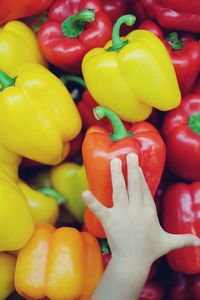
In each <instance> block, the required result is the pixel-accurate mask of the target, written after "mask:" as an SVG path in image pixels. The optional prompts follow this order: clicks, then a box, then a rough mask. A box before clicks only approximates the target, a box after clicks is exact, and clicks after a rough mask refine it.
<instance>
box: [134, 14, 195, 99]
mask: <svg viewBox="0 0 200 300" xmlns="http://www.w3.org/2000/svg"><path fill="white" fill-rule="evenodd" d="M140 29H146V30H148V31H151V32H152V33H154V34H155V35H156V36H157V37H159V38H160V39H161V41H162V42H163V44H164V45H165V47H166V48H167V51H168V53H169V55H170V57H171V60H172V63H173V65H174V69H175V72H176V76H177V80H178V83H179V87H180V90H181V94H182V95H186V94H188V93H189V92H190V91H191V89H192V87H193V86H194V84H195V81H196V79H197V77H198V75H199V71H200V44H199V42H198V41H197V40H195V37H193V36H191V35H188V34H182V35H178V33H177V32H171V33H168V34H167V36H166V37H165V36H164V31H163V30H162V29H161V28H160V27H159V26H158V25H157V24H156V23H154V22H153V21H150V20H147V21H145V22H143V23H142V24H141V25H140Z"/></svg>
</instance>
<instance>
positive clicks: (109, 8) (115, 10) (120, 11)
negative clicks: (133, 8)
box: [101, 0, 128, 24]
mask: <svg viewBox="0 0 200 300" xmlns="http://www.w3.org/2000/svg"><path fill="white" fill-rule="evenodd" d="M101 4H102V6H103V9H104V10H105V12H106V14H107V15H108V16H109V18H110V20H111V21H112V24H114V23H115V22H116V21H117V19H118V18H119V17H121V16H122V15H125V14H126V13H127V12H128V4H127V2H126V1H124V0H115V1H113V0H101Z"/></svg>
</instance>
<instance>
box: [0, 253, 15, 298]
mask: <svg viewBox="0 0 200 300" xmlns="http://www.w3.org/2000/svg"><path fill="white" fill-rule="evenodd" d="M15 262H16V258H15V257H14V256H12V255H10V254H7V253H3V252H2V253H0V300H4V299H6V298H7V297H8V296H9V295H10V294H11V293H12V292H13V291H14V271H15Z"/></svg>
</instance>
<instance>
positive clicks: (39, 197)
mask: <svg viewBox="0 0 200 300" xmlns="http://www.w3.org/2000/svg"><path fill="white" fill-rule="evenodd" d="M18 186H19V188H20V189H21V191H22V192H23V194H24V196H25V198H26V199H27V202H28V204H29V207H30V210H31V213H32V216H33V220H34V223H35V224H42V223H49V224H52V225H54V224H55V223H56V221H57V219H58V213H59V209H58V203H57V202H56V198H55V197H53V195H52V196H50V197H47V196H45V195H44V194H43V193H41V192H39V191H37V190H34V189H32V188H30V187H29V186H28V185H27V184H26V183H25V182H23V181H20V182H19V183H18Z"/></svg>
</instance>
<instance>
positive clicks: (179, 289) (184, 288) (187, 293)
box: [169, 273, 197, 300]
mask: <svg viewBox="0 0 200 300" xmlns="http://www.w3.org/2000/svg"><path fill="white" fill-rule="evenodd" d="M173 275H174V276H173V277H174V278H173V283H172V287H171V288H170V292H169V298H170V300H191V299H193V297H192V294H191V285H192V284H193V277H192V276H188V275H185V274H182V273H174V274H173ZM193 300H194V299H193ZM196 300H197V299H196Z"/></svg>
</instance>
